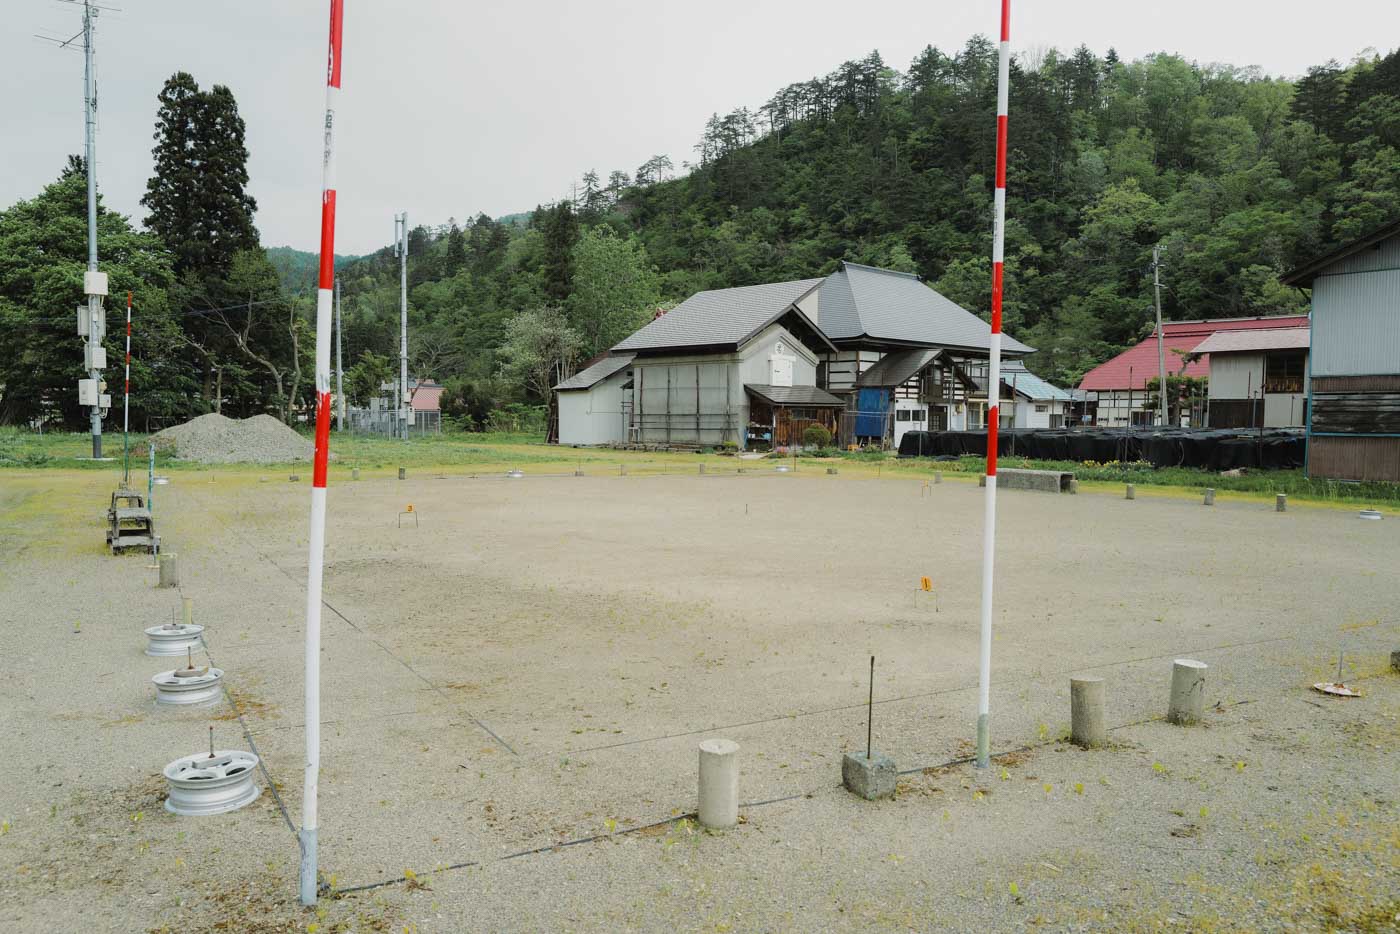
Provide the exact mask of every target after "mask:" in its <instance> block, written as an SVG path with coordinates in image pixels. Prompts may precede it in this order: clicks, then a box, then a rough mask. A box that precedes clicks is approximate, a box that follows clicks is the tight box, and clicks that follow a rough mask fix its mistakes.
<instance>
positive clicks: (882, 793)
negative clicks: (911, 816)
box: [841, 752, 899, 801]
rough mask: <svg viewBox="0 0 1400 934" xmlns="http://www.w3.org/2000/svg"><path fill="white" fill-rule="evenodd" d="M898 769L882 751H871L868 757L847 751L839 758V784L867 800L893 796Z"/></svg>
mask: <svg viewBox="0 0 1400 934" xmlns="http://www.w3.org/2000/svg"><path fill="white" fill-rule="evenodd" d="M898 782H899V771H898V770H897V769H896V768H895V766H894V760H893V759H891V758H890V757H889V756H886V755H883V754H882V753H878V752H872V753H871V754H870V758H869V759H867V758H866V757H865V756H862V755H859V754H857V753H854V752H848V753H846V754H845V755H844V756H842V758H841V784H843V785H845V786H846V790H847V791H849V792H850V793H851V794H853V795H857V796H859V797H861V798H864V799H865V800H867V801H877V800H879V799H880V798H893V797H894V788H895V785H896V784H897V783H898Z"/></svg>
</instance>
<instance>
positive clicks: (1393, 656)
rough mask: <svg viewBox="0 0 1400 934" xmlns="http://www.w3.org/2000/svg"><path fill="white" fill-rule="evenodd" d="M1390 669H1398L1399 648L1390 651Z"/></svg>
mask: <svg viewBox="0 0 1400 934" xmlns="http://www.w3.org/2000/svg"><path fill="white" fill-rule="evenodd" d="M1390 670H1391V671H1400V649H1396V650H1395V651H1394V652H1391V653H1390Z"/></svg>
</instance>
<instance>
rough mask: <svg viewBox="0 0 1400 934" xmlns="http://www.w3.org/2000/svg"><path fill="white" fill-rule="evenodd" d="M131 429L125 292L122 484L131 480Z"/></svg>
mask: <svg viewBox="0 0 1400 934" xmlns="http://www.w3.org/2000/svg"><path fill="white" fill-rule="evenodd" d="M130 430H131V293H130V292H127V293H126V379H125V380H123V382H122V486H126V485H127V484H128V483H130V482H131V448H130V446H129V444H128V443H127V439H126V433H127V432H128V431H130Z"/></svg>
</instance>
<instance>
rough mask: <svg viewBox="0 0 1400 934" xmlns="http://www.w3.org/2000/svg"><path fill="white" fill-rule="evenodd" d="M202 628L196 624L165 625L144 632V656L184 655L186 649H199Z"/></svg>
mask: <svg viewBox="0 0 1400 934" xmlns="http://www.w3.org/2000/svg"><path fill="white" fill-rule="evenodd" d="M203 632H204V627H203V626H201V625H199V624H198V623H166V624H165V625H164V626H151V627H149V628H148V629H147V630H146V654H147V655H154V656H157V657H159V656H164V655H184V654H185V651H186V650H187V649H197V648H199V642H200V638H199V637H200V635H201V634H203Z"/></svg>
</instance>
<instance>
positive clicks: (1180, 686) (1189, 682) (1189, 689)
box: [1167, 658, 1209, 726]
mask: <svg viewBox="0 0 1400 934" xmlns="http://www.w3.org/2000/svg"><path fill="white" fill-rule="evenodd" d="M1207 667H1209V666H1207V665H1206V663H1205V662H1198V661H1196V660H1195V659H1192V658H1178V659H1176V660H1175V661H1173V662H1172V696H1171V702H1170V703H1169V704H1168V705H1167V721H1168V722H1170V723H1176V724H1179V725H1181V726H1190V725H1191V724H1193V723H1197V722H1199V721H1200V719H1201V713H1202V712H1203V711H1204V710H1205V704H1206V669H1207Z"/></svg>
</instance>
